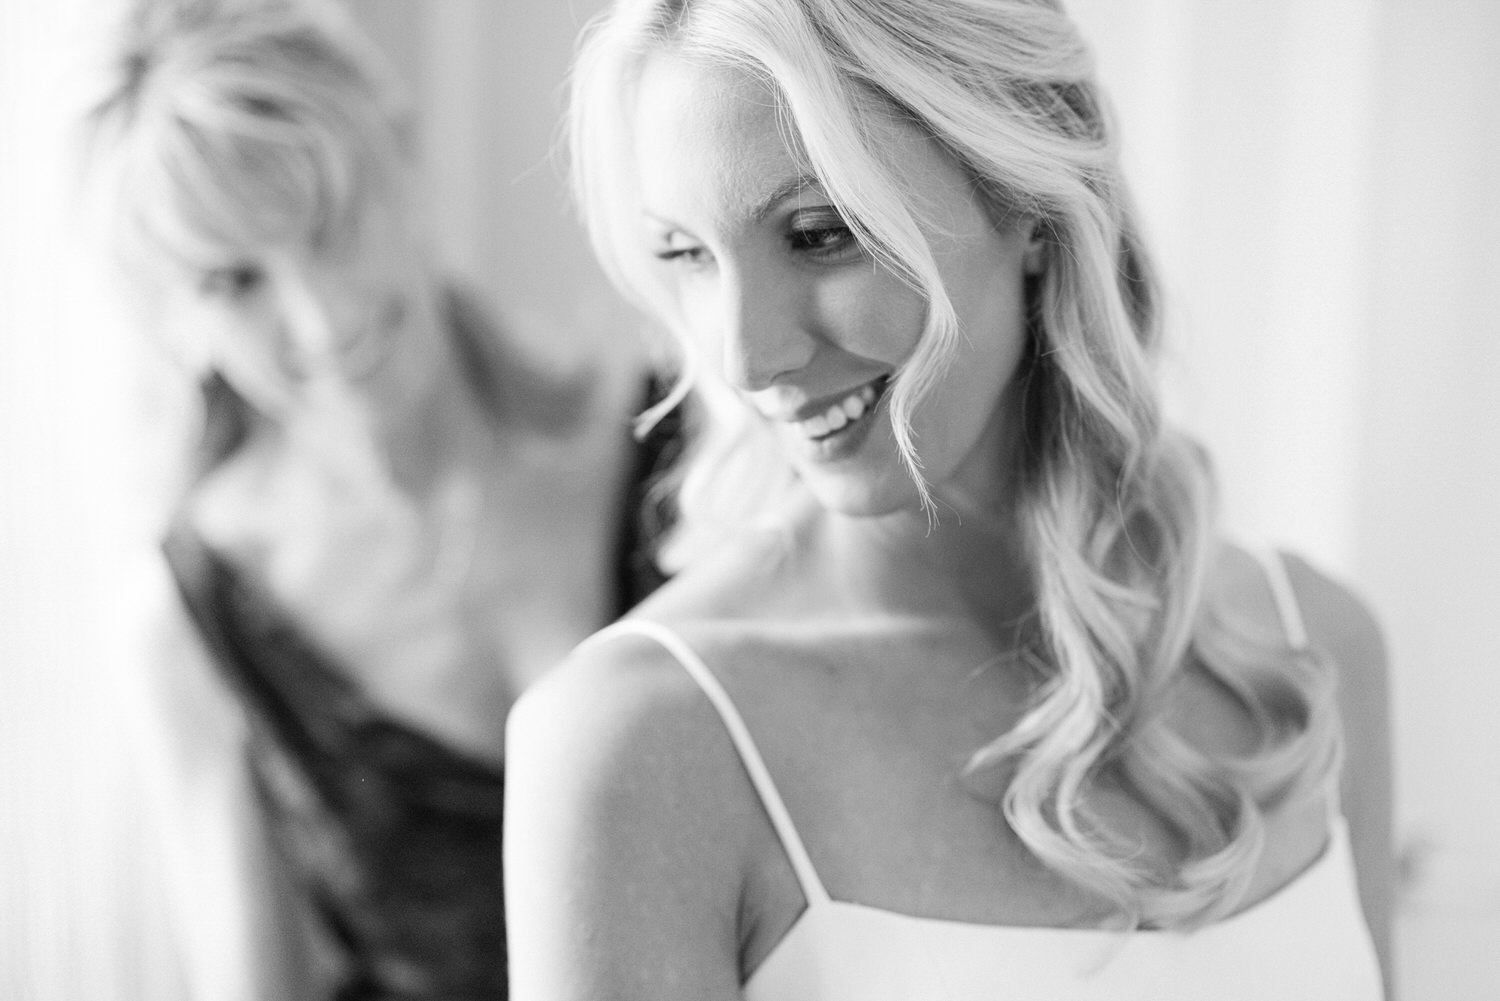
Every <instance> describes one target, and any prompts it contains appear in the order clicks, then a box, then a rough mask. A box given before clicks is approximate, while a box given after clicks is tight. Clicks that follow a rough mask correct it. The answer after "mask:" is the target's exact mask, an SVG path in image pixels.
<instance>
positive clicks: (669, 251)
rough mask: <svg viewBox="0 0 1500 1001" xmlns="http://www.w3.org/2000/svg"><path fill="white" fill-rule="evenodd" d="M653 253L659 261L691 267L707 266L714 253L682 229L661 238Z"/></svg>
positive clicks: (711, 260)
mask: <svg viewBox="0 0 1500 1001" xmlns="http://www.w3.org/2000/svg"><path fill="white" fill-rule="evenodd" d="M651 253H652V254H653V256H655V257H656V259H657V260H658V261H663V262H665V263H667V264H674V265H677V266H680V267H685V268H690V269H698V268H702V267H706V266H707V265H709V264H710V263H712V262H713V254H711V253H710V252H709V250H708V248H707V247H705V246H704V245H703V244H701V243H699V242H698V241H696V240H694V239H692V238H691V237H689V236H687V235H686V234H685V233H682V232H680V231H673V232H670V233H667V234H666V235H664V236H662V237H661V238H659V240H658V241H657V245H656V248H655V249H654V250H652V252H651Z"/></svg>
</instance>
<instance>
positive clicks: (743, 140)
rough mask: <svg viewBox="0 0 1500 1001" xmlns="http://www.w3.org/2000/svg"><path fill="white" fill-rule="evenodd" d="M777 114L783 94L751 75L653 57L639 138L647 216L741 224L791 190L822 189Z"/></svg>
mask: <svg viewBox="0 0 1500 1001" xmlns="http://www.w3.org/2000/svg"><path fill="white" fill-rule="evenodd" d="M778 109H779V98H778V96H777V94H776V92H775V91H774V90H773V89H772V88H771V86H770V85H769V84H767V83H766V82H765V81H763V80H762V79H760V78H759V77H757V76H755V75H753V74H751V73H750V72H748V71H746V70H743V69H739V68H737V67H733V66H705V65H703V64H701V63H697V62H694V61H691V60H688V59H684V58H682V57H680V56H676V55H671V54H660V55H656V56H653V57H652V58H650V59H649V60H648V61H647V63H646V65H645V67H644V69H643V71H642V75H641V79H640V84H639V87H638V90H637V98H636V104H635V121H634V130H633V131H634V135H635V162H636V170H637V176H638V177H639V179H640V185H641V194H642V202H643V207H644V208H645V210H646V211H647V212H648V213H649V214H652V215H660V216H663V217H667V218H672V219H678V218H679V216H682V215H687V216H692V217H694V218H698V219H701V220H702V221H705V222H707V221H709V220H712V221H713V222H714V223H715V224H717V225H723V226H733V225H736V224H743V223H746V222H750V221H753V217H754V216H755V214H756V212H757V211H758V210H759V209H762V208H764V207H765V203H766V202H767V200H768V199H770V198H772V197H773V196H774V195H776V194H778V193H785V192H786V189H787V188H788V187H789V186H798V185H799V184H801V183H808V184H810V183H815V180H814V178H813V175H812V170H811V168H810V167H809V166H808V164H807V160H806V157H805V156H803V154H802V152H801V150H800V149H799V147H798V144H797V140H796V138H795V136H794V135H793V134H792V133H791V130H790V127H789V126H786V125H784V124H783V117H782V116H781V115H780V113H779V110H778ZM681 221H686V220H681Z"/></svg>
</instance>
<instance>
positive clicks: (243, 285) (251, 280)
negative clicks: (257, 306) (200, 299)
mask: <svg viewBox="0 0 1500 1001" xmlns="http://www.w3.org/2000/svg"><path fill="white" fill-rule="evenodd" d="M264 280H265V274H264V272H262V271H261V269H260V268H259V267H257V266H256V265H254V264H232V265H229V266H228V267H223V268H213V269H212V270H210V271H208V272H206V273H205V274H204V275H203V280H202V282H201V283H200V289H201V291H202V292H203V294H204V295H206V296H209V297H210V298H214V299H228V300H237V299H243V298H245V297H246V296H249V295H251V294H252V293H254V292H255V290H256V289H258V288H260V286H261V283H262V282H263V281H264Z"/></svg>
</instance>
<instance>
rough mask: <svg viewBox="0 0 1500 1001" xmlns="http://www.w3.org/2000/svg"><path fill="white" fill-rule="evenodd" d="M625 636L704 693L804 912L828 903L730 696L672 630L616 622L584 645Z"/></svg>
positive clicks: (639, 622) (636, 621) (636, 622)
mask: <svg viewBox="0 0 1500 1001" xmlns="http://www.w3.org/2000/svg"><path fill="white" fill-rule="evenodd" d="M630 634H635V635H637V636H645V637H647V638H649V639H653V640H655V641H656V642H657V643H660V644H661V645H662V646H663V647H665V648H666V650H667V652H668V653H670V654H671V655H672V656H673V657H675V658H676V659H677V662H678V663H680V664H681V665H682V666H683V668H684V669H685V670H686V671H687V673H688V674H689V676H691V677H692V679H693V680H694V681H696V682H697V683H698V687H699V688H701V689H703V694H704V695H707V696H708V701H709V702H711V703H712V704H713V707H714V709H715V710H717V711H718V713H719V718H720V719H722V720H723V721H724V729H726V730H728V731H729V739H730V740H731V741H732V742H733V743H734V748H735V750H736V751H738V752H739V756H740V761H741V762H742V763H743V764H744V766H745V772H746V773H747V774H748V775H749V776H750V784H751V785H753V786H754V787H755V792H756V794H757V795H758V796H759V797H760V801H761V804H762V805H763V806H764V807H765V810H766V815H767V816H768V817H769V818H770V820H771V827H772V828H774V829H775V831H776V836H777V837H778V838H779V839H780V840H781V847H782V850H783V851H785V852H786V855H787V858H788V859H789V860H790V861H791V863H792V869H793V871H795V872H796V874H797V882H798V883H799V884H801V887H802V895H803V896H804V897H806V898H807V903H808V906H809V907H811V906H812V905H814V904H822V903H827V902H828V891H827V890H825V889H824V888H823V881H822V880H820V879H819V878H818V873H817V870H815V869H814V868H813V864H812V859H811V858H810V857H809V856H808V854H807V848H806V847H805V846H804V845H803V844H802V838H801V836H800V835H798V834H797V828H796V826H795V825H794V824H793V823H792V817H791V814H789V813H787V809H786V804H785V803H784V802H782V799H781V794H780V793H779V792H777V791H776V783H774V782H772V781H771V773H770V772H769V771H768V770H767V769H766V763H765V761H764V759H762V758H761V756H760V750H759V749H758V748H756V746H755V741H754V740H753V739H752V738H751V736H750V730H749V728H747V727H746V726H745V721H744V719H743V718H741V716H740V713H739V710H738V709H736V708H735V707H734V702H733V701H732V700H731V699H730V698H729V693H728V692H726V691H725V690H724V686H723V685H722V684H720V683H719V679H718V678H717V677H715V676H714V673H713V672H712V671H710V670H709V669H708V665H707V664H705V663H704V662H703V659H702V658H701V657H699V656H698V654H697V653H696V652H695V651H694V650H693V648H692V647H690V646H688V644H687V643H686V642H685V641H684V640H683V639H682V637H680V636H678V635H677V634H676V633H675V632H673V631H672V630H671V629H668V628H667V627H666V626H664V625H662V624H661V623H659V622H653V621H651V620H649V619H621V620H620V621H618V622H616V623H614V624H613V625H611V626H607V627H605V628H604V629H601V630H600V631H599V632H597V633H595V634H594V635H593V636H591V637H589V638H588V639H587V640H585V641H584V643H585V644H586V645H588V646H592V645H594V644H595V643H598V642H602V641H604V640H606V639H609V638H611V637H614V636H619V635H630Z"/></svg>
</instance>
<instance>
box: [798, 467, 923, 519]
mask: <svg viewBox="0 0 1500 1001" xmlns="http://www.w3.org/2000/svg"><path fill="white" fill-rule="evenodd" d="M802 482H803V483H804V484H806V486H807V489H808V491H809V492H810V493H811V494H812V496H813V499H814V500H816V501H817V503H818V506H819V507H821V508H823V509H824V510H825V511H829V512H832V513H834V514H841V515H845V516H847V517H850V518H878V517H881V516H884V515H890V514H899V513H901V512H913V513H914V512H918V511H921V509H922V498H921V495H920V494H918V493H917V487H916V484H914V483H913V482H912V481H911V477H910V476H909V475H908V474H907V472H906V470H905V468H901V469H897V470H890V471H886V472H884V473H883V474H881V475H875V476H857V475H837V474H830V473H827V472H823V471H817V472H813V473H810V474H809V473H808V472H806V471H804V472H803V475H802Z"/></svg>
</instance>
